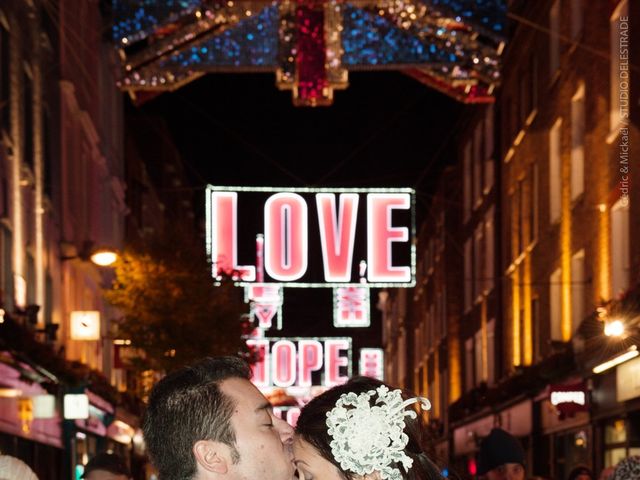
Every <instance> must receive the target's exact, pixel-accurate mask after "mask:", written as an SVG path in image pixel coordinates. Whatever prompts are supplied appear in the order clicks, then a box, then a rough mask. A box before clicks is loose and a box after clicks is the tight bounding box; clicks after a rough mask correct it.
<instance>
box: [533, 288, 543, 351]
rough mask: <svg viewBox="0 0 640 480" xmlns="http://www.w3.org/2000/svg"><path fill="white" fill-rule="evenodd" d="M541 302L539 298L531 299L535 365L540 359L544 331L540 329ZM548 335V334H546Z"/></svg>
mask: <svg viewBox="0 0 640 480" xmlns="http://www.w3.org/2000/svg"><path fill="white" fill-rule="evenodd" d="M539 308H540V302H539V300H538V298H537V297H532V298H531V330H532V333H533V334H532V335H531V337H532V339H533V342H534V344H533V354H534V358H533V361H534V363H535V362H536V361H537V360H538V359H539V358H540V343H541V338H540V336H541V334H542V331H541V329H540V310H539ZM545 333H546V332H545Z"/></svg>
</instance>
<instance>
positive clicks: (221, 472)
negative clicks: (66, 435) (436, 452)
mask: <svg viewBox="0 0 640 480" xmlns="http://www.w3.org/2000/svg"><path fill="white" fill-rule="evenodd" d="M250 377H251V370H250V368H249V366H248V365H247V364H246V363H245V362H244V361H243V360H241V359H239V358H236V357H216V358H206V359H204V360H201V361H200V362H198V363H196V364H195V365H193V366H189V367H185V368H183V369H181V370H178V371H176V372H174V373H171V374H169V375H167V376H166V377H165V378H163V379H162V380H161V381H160V382H158V384H156V385H155V387H154V388H153V390H152V391H151V395H150V397H149V404H148V407H147V411H146V413H145V416H144V420H143V427H142V428H143V432H144V439H145V442H146V445H147V449H148V452H149V456H150V458H151V461H152V463H153V464H154V466H155V467H156V469H157V470H158V474H159V480H292V479H294V478H296V477H297V478H298V479H299V480H345V479H348V480H403V479H408V480H436V479H442V478H443V477H442V476H441V475H440V473H439V471H438V468H437V467H436V466H435V465H434V463H433V462H432V461H431V460H430V459H429V458H428V457H427V455H426V454H425V453H424V451H423V445H424V441H425V436H424V432H423V428H422V421H421V418H420V416H418V415H417V414H416V411H415V408H416V405H417V406H420V408H422V409H424V410H428V409H429V408H430V404H429V401H428V400H427V399H425V398H422V397H412V398H410V397H407V396H406V395H404V394H403V392H402V391H401V390H397V389H392V388H390V387H389V386H387V385H385V384H384V383H382V382H380V381H378V380H375V379H372V378H367V377H356V378H353V379H351V380H350V381H348V382H347V383H346V384H344V385H339V386H337V387H334V388H332V389H330V390H327V391H326V392H324V393H323V394H321V395H319V396H318V397H316V398H314V399H313V400H311V402H309V403H308V404H307V405H306V406H305V407H304V408H303V409H302V412H301V414H300V417H299V419H298V422H297V425H296V428H295V430H294V429H293V428H292V427H291V426H290V425H289V424H288V423H287V422H285V421H284V420H282V419H281V418H279V417H276V416H275V415H274V413H273V409H272V406H271V404H270V403H269V402H268V401H267V399H266V398H265V397H264V396H263V395H262V393H260V391H259V390H258V389H257V388H256V387H255V386H254V385H253V384H252V383H251V382H250V381H249V379H250Z"/></svg>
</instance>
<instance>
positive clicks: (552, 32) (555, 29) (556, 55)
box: [549, 0, 560, 81]
mask: <svg viewBox="0 0 640 480" xmlns="http://www.w3.org/2000/svg"><path fill="white" fill-rule="evenodd" d="M558 68H560V0H555V1H554V2H553V5H551V9H550V10H549V74H550V80H551V81H553V80H554V79H555V75H556V72H557V71H558Z"/></svg>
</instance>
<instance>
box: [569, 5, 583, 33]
mask: <svg viewBox="0 0 640 480" xmlns="http://www.w3.org/2000/svg"><path fill="white" fill-rule="evenodd" d="M581 33H582V0H571V38H572V39H573V40H577V39H578V37H579V36H580V34H581Z"/></svg>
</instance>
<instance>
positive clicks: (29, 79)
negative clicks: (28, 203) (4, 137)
mask: <svg viewBox="0 0 640 480" xmlns="http://www.w3.org/2000/svg"><path fill="white" fill-rule="evenodd" d="M22 81H23V88H24V98H23V101H24V157H23V161H24V162H25V163H26V164H27V165H29V166H30V167H31V168H32V169H33V143H34V136H33V131H34V128H33V127H34V125H33V76H32V73H31V67H30V66H28V65H25V67H24V73H23V80H22Z"/></svg>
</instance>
